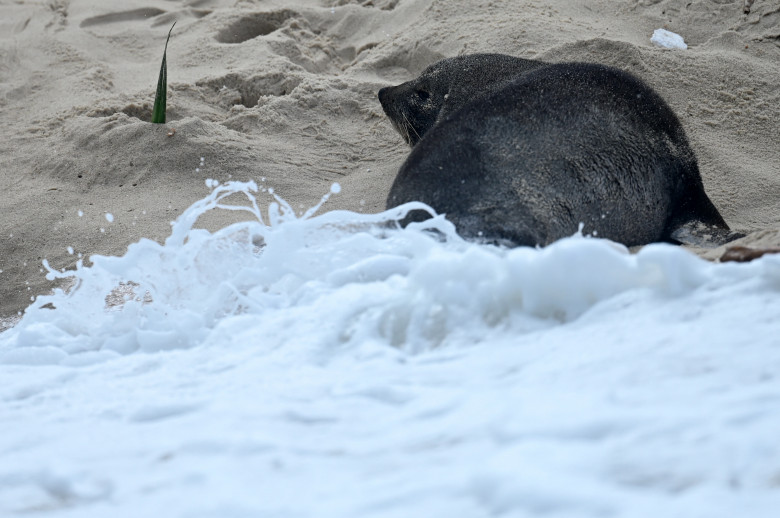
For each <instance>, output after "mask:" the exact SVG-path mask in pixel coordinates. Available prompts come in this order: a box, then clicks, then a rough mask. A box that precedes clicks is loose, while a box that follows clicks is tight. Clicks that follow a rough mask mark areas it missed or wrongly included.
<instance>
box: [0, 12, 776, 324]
mask: <svg viewBox="0 0 780 518" xmlns="http://www.w3.org/2000/svg"><path fill="white" fill-rule="evenodd" d="M743 7H744V1H743V0H733V1H729V0H692V1H682V0H660V1H659V0H641V1H627V0H625V1H618V0H584V1H579V2H571V1H570V0H548V1H541V0H537V1H519V0H505V1H502V0H495V1H483V2H476V1H471V0H362V1H359V0H354V1H349V0H292V1H281V0H278V1H272V0H271V1H250V0H184V1H170V0H168V1H164V0H145V1H137V0H129V1H124V0H123V1H119V0H72V1H68V0H50V1H42V0H41V1H10V0H0V193H2V194H0V270H1V272H0V318H5V320H4V322H9V320H8V317H13V316H14V315H17V314H18V312H20V311H23V310H24V308H25V307H26V306H27V305H29V304H30V302H31V298H32V297H34V296H36V295H38V294H41V293H46V292H48V291H50V290H51V289H52V287H53V286H54V284H53V283H52V282H49V281H47V280H46V279H45V278H44V275H43V273H42V272H41V269H42V266H41V261H42V260H43V259H44V258H45V259H47V260H48V261H49V263H50V264H51V265H52V266H53V267H55V268H57V269H62V268H72V267H74V265H75V263H76V261H77V260H78V259H79V254H81V256H82V257H83V258H85V259H86V258H87V257H88V256H89V255H91V254H110V255H121V254H122V253H124V251H125V249H126V247H127V245H128V244H130V243H133V242H135V241H137V240H139V239H140V238H144V237H145V238H150V239H155V240H158V241H162V240H164V239H165V237H167V235H168V232H169V229H170V222H171V221H172V220H173V219H175V218H176V216H177V215H178V214H180V213H181V212H182V211H183V210H184V209H185V208H186V207H187V206H189V205H190V204H191V203H193V202H195V201H197V200H198V199H200V198H202V197H203V196H205V195H206V194H207V193H208V188H207V187H206V184H205V180H206V179H208V178H214V179H217V180H220V181H225V180H228V179H234V180H250V179H252V180H256V181H257V182H258V183H260V184H262V185H265V186H266V187H273V188H274V190H275V192H276V193H278V194H279V195H281V196H282V197H284V198H285V199H286V200H288V201H289V202H291V204H292V205H293V206H294V207H300V208H301V209H305V208H308V207H310V206H312V205H314V204H315V203H316V202H317V201H318V200H319V199H320V197H321V196H322V195H323V194H325V193H327V192H328V191H329V188H330V185H331V184H332V183H333V182H338V183H339V184H341V186H342V190H341V193H340V194H339V195H337V196H334V197H332V198H331V200H330V201H329V202H328V204H327V205H326V209H350V210H354V211H362V212H376V211H380V210H382V209H383V208H384V200H385V197H386V195H387V192H388V190H389V187H390V184H391V183H392V180H393V177H394V175H395V172H396V171H397V169H398V167H399V165H400V164H401V162H402V161H403V159H404V157H405V156H406V154H407V153H408V148H407V147H405V145H404V144H403V142H402V140H401V138H400V136H399V135H397V134H396V133H395V132H394V130H393V129H392V127H391V125H390V124H389V122H388V121H387V119H386V118H385V117H384V115H383V113H382V110H381V107H380V106H379V102H378V101H377V99H376V91H377V90H378V89H379V88H381V87H383V86H387V85H391V84H397V83H399V82H401V81H405V80H408V79H410V78H412V77H414V76H415V75H417V74H418V73H419V72H420V71H421V70H422V69H424V68H425V67H426V66H427V65H429V64H430V63H432V62H434V61H436V60H438V59H440V58H443V57H448V56H454V55H458V54H463V53H472V52H501V53H506V54H512V55H516V56H522V57H526V58H537V59H543V60H549V61H556V62H559V61H572V60H579V61H590V62H598V63H606V64H610V65H615V66H618V67H621V68H624V69H627V70H629V71H631V72H633V73H635V74H637V75H639V76H640V77H642V78H643V79H644V80H646V81H647V82H648V83H650V84H651V85H652V86H653V87H655V88H656V89H657V90H658V91H659V92H660V93H661V95H662V96H663V97H664V98H665V99H667V101H668V102H669V103H670V105H671V106H672V107H673V108H674V110H675V111H676V112H677V114H678V115H679V117H680V119H681V121H682V123H683V126H684V127H685V129H686V131H687V132H688V136H689V138H690V140H691V143H692V145H693V147H694V149H695V151H696V153H697V156H698V159H699V165H700V169H701V173H702V176H703V178H704V183H705V188H706V190H707V192H708V193H709V195H710V197H711V198H712V200H713V202H714V203H715V205H716V206H717V207H718V208H719V209H720V211H721V213H722V214H723V216H724V217H725V219H726V220H727V222H728V223H729V224H730V225H731V227H732V228H734V229H736V230H740V231H743V232H745V233H747V234H748V236H747V237H746V238H744V239H742V240H740V244H747V245H749V246H750V245H754V246H778V245H779V244H780V140H779V138H778V135H780V131H779V128H778V121H780V4H778V3H777V1H776V0H772V1H770V0H757V1H755V2H754V3H753V4H752V6H751V10H750V13H749V14H746V13H744V12H743ZM174 21H176V27H175V28H174V30H173V33H172V36H171V40H170V43H169V46H168V81H169V94H168V95H169V97H168V102H169V107H168V122H167V124H165V125H153V124H151V123H150V122H149V120H150V117H151V107H152V103H153V99H154V91H155V86H156V82H157V74H158V71H159V64H160V59H161V57H162V50H163V46H164V43H165V37H166V34H167V32H168V29H169V28H170V26H171V24H172V23H173V22H174ZM658 28H664V29H667V30H669V31H672V32H675V33H677V34H680V35H682V36H683V38H684V39H685V42H686V43H687V45H688V49H687V50H668V49H662V48H658V47H656V46H654V45H652V44H651V42H650V37H651V35H652V33H653V31H654V30H655V29H658ZM173 130H175V132H174V131H173ZM171 133H172V136H171V135H169V134H171ZM201 157H202V158H203V161H202V164H201ZM263 199H264V200H265V201H266V203H267V201H268V200H270V197H268V196H266V197H265V198H263ZM107 214H110V215H111V217H108V218H107ZM235 217H236V215H235V214H234V213H220V214H218V213H214V214H209V215H208V217H207V218H204V221H201V224H202V225H203V226H205V227H206V228H218V227H220V226H222V225H224V224H226V223H227V222H229V221H232V219H231V218H235ZM109 219H111V220H112V221H109ZM71 250H72V252H73V253H71ZM697 252H698V253H700V254H701V255H703V256H704V257H707V258H711V259H715V258H717V257H719V255H720V254H722V252H723V250H722V249H719V250H711V251H704V250H699V251H697ZM5 325H7V324H5Z"/></svg>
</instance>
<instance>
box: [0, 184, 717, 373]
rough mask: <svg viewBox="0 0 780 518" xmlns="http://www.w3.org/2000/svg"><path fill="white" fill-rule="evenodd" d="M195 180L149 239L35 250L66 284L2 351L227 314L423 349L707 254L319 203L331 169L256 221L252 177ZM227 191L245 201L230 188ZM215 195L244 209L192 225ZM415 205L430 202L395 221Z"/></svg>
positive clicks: (580, 301) (57, 348)
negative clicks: (110, 248)
mask: <svg viewBox="0 0 780 518" xmlns="http://www.w3.org/2000/svg"><path fill="white" fill-rule="evenodd" d="M206 184H207V186H208V187H210V188H211V189H212V191H211V193H210V194H209V195H208V196H207V197H205V198H204V199H202V200H200V201H198V202H196V203H195V204H193V205H192V206H191V207H189V208H188V209H187V210H186V211H184V213H183V214H182V215H181V216H180V217H179V218H178V219H177V221H176V222H175V223H174V224H173V226H172V232H171V235H170V237H168V238H167V240H166V241H165V244H164V245H160V244H158V243H156V242H153V241H150V240H146V239H144V240H141V241H140V242H138V243H135V244H133V245H131V246H130V247H129V248H128V251H127V253H126V254H125V255H124V256H122V257H105V256H92V257H91V260H92V263H93V265H92V266H91V267H89V268H85V267H84V266H83V265H82V263H81V261H79V263H78V267H77V269H76V270H75V271H73V272H65V273H60V272H57V271H55V270H53V269H52V268H50V267H49V265H48V263H47V262H46V261H44V266H45V267H46V268H47V270H48V275H47V278H49V279H50V280H51V279H54V278H62V277H72V278H73V279H74V280H75V281H76V287H75V288H74V289H73V290H72V291H71V292H70V293H65V292H63V291H61V290H59V291H57V292H55V293H54V294H53V295H51V296H42V297H39V298H38V300H37V301H36V303H35V304H33V305H32V306H30V308H28V309H27V312H26V314H25V316H24V318H23V319H22V321H21V322H20V323H19V324H18V325H17V326H16V327H15V328H13V329H12V330H10V331H9V332H7V333H5V334H3V335H2V337H0V354H2V356H0V360H2V361H5V362H14V363H17V362H18V363H57V362H62V361H66V360H67V358H68V357H70V356H73V355H82V358H81V359H80V360H79V361H86V360H87V358H92V359H95V360H97V359H103V358H108V357H112V356H115V355H122V354H129V353H133V352H135V351H144V352H154V351H160V350H167V349H181V348H190V347H194V346H196V345H199V344H206V343H216V342H218V341H219V340H220V337H222V336H223V335H224V333H227V332H230V333H234V332H236V329H235V322H238V321H240V322H243V324H242V326H240V327H241V329H242V330H247V329H253V330H254V331H255V332H256V333H257V336H258V340H260V341H261V342H263V341H266V342H268V343H269V344H275V345H279V344H281V343H283V342H285V341H286V340H284V339H280V337H285V336H286V337H287V338H288V339H289V338H290V337H291V336H295V335H296V334H297V335H300V336H307V337H310V336H318V337H319V341H320V343H321V344H327V346H326V347H325V348H326V349H327V348H329V347H338V346H339V345H343V344H347V343H353V344H363V343H381V344H383V345H391V346H395V347H399V348H402V349H404V350H407V351H409V352H419V351H422V350H428V349H431V348H433V347H437V346H441V345H446V344H455V343H474V342H479V341H481V340H482V339H483V338H484V337H485V336H486V334H488V332H489V331H490V330H491V329H496V328H498V329H504V330H511V331H513V332H516V333H525V332H529V331H532V330H536V329H541V328H545V327H549V326H553V325H557V324H559V323H560V322H566V321H570V320H572V319H575V318H577V317H578V316H579V315H581V314H582V313H583V312H585V311H587V310H588V309H589V308H591V307H592V306H593V305H594V304H597V303H598V302H599V301H603V300H605V299H608V298H610V297H613V296H615V295H616V294H619V293H621V292H625V291H627V290H633V289H637V288H642V289H650V290H653V291H655V292H658V293H660V294H672V295H673V294H682V293H685V292H688V291H690V290H692V289H695V288H696V287H698V286H700V285H702V284H703V283H705V282H706V281H707V280H708V279H709V278H710V277H711V276H712V269H713V267H714V266H713V265H712V264H709V263H706V262H704V261H701V260H699V259H697V258H696V257H694V256H692V255H690V254H687V253H685V252H683V251H681V250H679V249H677V248H675V247H672V246H667V245H652V246H648V247H646V248H645V249H644V250H642V251H641V252H640V253H639V254H637V255H630V254H629V253H628V252H627V251H626V249H625V248H623V247H621V246H620V245H616V244H614V243H612V242H609V241H604V240H598V239H586V238H583V237H582V236H581V233H578V235H575V236H573V237H572V238H568V239H563V240H561V241H559V242H557V243H554V244H553V245H551V246H549V247H547V248H544V249H532V248H517V249H513V250H506V249H501V248H496V247H492V246H484V245H477V244H473V243H468V242H465V241H464V240H462V239H461V238H460V237H458V235H457V234H456V232H455V229H454V227H453V226H452V225H451V224H450V223H449V222H448V221H447V220H445V219H444V218H443V216H440V215H436V214H435V213H434V211H433V210H432V209H430V208H429V207H427V206H425V205H424V204H421V203H409V204H406V205H403V206H401V207H397V208H395V209H392V210H389V211H386V212H382V213H380V214H373V215H365V214H358V213H354V212H347V211H333V212H327V213H325V214H322V215H319V216H315V213H316V212H317V211H318V210H319V209H320V208H321V207H322V205H323V204H324V203H325V202H326V201H327V200H328V198H329V196H330V195H331V194H334V193H338V192H339V190H340V187H339V186H338V184H334V185H333V187H332V188H331V193H329V194H327V195H325V196H323V198H322V199H321V200H320V202H319V203H318V204H317V205H315V206H314V207H312V208H310V209H309V210H307V211H306V212H305V213H304V214H303V215H302V216H300V217H297V216H296V215H295V211H294V210H293V208H292V207H290V205H289V204H287V203H286V202H285V201H284V200H283V199H282V198H280V197H279V196H278V195H276V194H274V198H275V200H276V201H275V202H273V203H271V204H270V206H269V208H268V224H266V223H265V221H264V219H263V216H262V215H261V213H260V210H259V208H258V206H257V200H256V199H255V196H254V193H256V192H257V190H258V188H257V185H256V184H255V183H254V182H228V183H225V184H223V185H220V184H219V182H217V181H214V180H207V182H206ZM233 194H243V195H244V196H245V197H246V199H247V201H248V202H249V204H248V205H235V204H228V203H226V202H225V198H227V197H228V196H231V195H233ZM214 209H221V210H233V211H246V212H248V213H250V214H251V215H252V217H253V218H254V220H253V221H247V222H241V223H235V224H233V225H230V226H228V227H225V228H223V229H221V230H219V231H218V232H215V233H210V232H208V231H206V230H202V229H195V228H193V226H194V225H195V223H196V221H197V220H198V218H199V217H200V216H201V215H203V214H204V213H205V212H207V211H209V210H214ZM414 209H422V210H426V211H428V212H429V213H430V214H431V215H432V216H434V217H432V218H431V219H429V220H427V221H426V222H424V223H418V224H412V225H409V226H408V227H406V228H401V227H400V225H398V221H400V219H402V218H403V217H404V216H405V215H406V214H407V213H408V212H409V211H410V210H414ZM432 231H434V232H432ZM52 306H53V307H54V308H55V309H51V307H52ZM248 316H251V317H252V318H251V323H248V322H249V320H248V319H247V317H248ZM228 330H230V331H228ZM71 361H72V360H71Z"/></svg>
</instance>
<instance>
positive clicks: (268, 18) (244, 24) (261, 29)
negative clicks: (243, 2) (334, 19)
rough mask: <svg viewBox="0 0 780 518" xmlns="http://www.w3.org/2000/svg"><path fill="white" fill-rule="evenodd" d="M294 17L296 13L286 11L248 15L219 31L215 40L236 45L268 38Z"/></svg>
mask: <svg viewBox="0 0 780 518" xmlns="http://www.w3.org/2000/svg"><path fill="white" fill-rule="evenodd" d="M296 16H298V15H297V13H295V12H293V11H290V10H287V9H285V10H282V11H275V12H268V13H252V14H248V15H246V16H242V17H241V18H239V19H238V20H236V21H234V22H232V23H231V24H230V25H228V26H226V27H225V28H224V29H222V30H221V31H219V32H218V33H217V36H216V40H217V41H218V42H220V43H231V44H237V43H243V42H245V41H248V40H251V39H254V38H257V37H258V36H268V35H269V34H271V33H272V32H274V31H277V30H279V29H281V28H282V27H283V26H284V25H285V23H286V22H287V21H288V20H290V19H291V18H294V17H296Z"/></svg>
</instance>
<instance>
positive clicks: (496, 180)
mask: <svg viewBox="0 0 780 518" xmlns="http://www.w3.org/2000/svg"><path fill="white" fill-rule="evenodd" d="M506 59H507V60H508V61H506V63H512V62H513V61H512V60H518V58H508V57H507V58H506ZM497 60H499V58H497V57H496V56H495V55H472V56H465V57H460V58H451V59H447V60H443V61H441V62H439V63H436V64H434V65H432V66H431V67H429V68H428V69H426V70H425V71H424V72H423V73H422V75H421V76H420V77H419V78H417V79H415V80H413V81H410V82H408V83H404V84H402V85H399V86H396V87H393V88H390V89H383V90H382V91H380V94H379V98H380V101H381V102H382V106H383V108H384V110H385V112H386V113H387V115H388V116H389V117H390V118H391V120H393V123H394V125H395V126H396V127H397V128H399V132H400V133H401V135H402V136H404V137H405V139H406V140H407V141H408V142H409V143H410V144H412V145H413V148H412V151H411V153H410V155H409V157H408V158H407V159H406V161H405V162H404V164H403V165H402V166H401V169H400V171H399V172H398V175H397V177H396V179H395V182H394V183H393V186H392V188H391V190H390V194H389V196H388V199H387V207H388V208H392V207H395V206H397V205H400V204H402V203H405V202H409V201H422V202H424V203H427V204H428V205H430V206H432V207H433V208H434V209H435V210H436V211H437V212H439V213H444V214H446V217H447V219H449V220H450V221H452V222H453V223H454V224H455V226H456V228H457V229H458V232H459V233H460V234H461V235H462V236H463V237H466V238H472V239H478V240H484V241H488V242H496V243H502V244H507V245H528V246H534V245H546V244H549V243H551V242H552V241H555V240H557V239H560V238H562V237H565V236H569V235H572V234H573V233H575V232H576V231H577V229H578V226H579V224H580V223H583V224H584V229H583V232H585V233H587V234H591V233H593V234H594V235H597V236H598V237H604V238H608V239H611V240H613V241H617V242H620V243H623V244H625V245H627V246H634V245H642V244H647V243H652V242H658V241H669V242H686V243H693V244H698V245H701V244H707V243H708V244H710V246H712V244H716V243H720V242H725V241H728V240H730V239H733V238H735V237H739V236H738V235H732V233H730V232H729V229H728V226H727V225H726V222H725V221H724V220H723V218H722V217H721V215H720V214H719V213H718V210H717V209H716V208H715V206H714V205H713V204H712V202H711V201H710V199H709V198H708V197H707V195H706V193H705V192H704V187H703V185H702V181H701V176H700V175H699V169H698V166H697V163H696V157H695V156H694V153H693V150H692V149H691V147H690V145H689V144H688V139H687V138H686V136H685V131H684V130H683V128H682V125H681V124H680V122H679V120H678V119H677V117H676V116H675V114H674V112H673V111H672V110H671V108H669V106H668V105H667V104H666V103H665V102H664V100H663V99H661V97H660V96H659V95H658V94H656V93H655V92H654V91H653V90H652V89H651V88H650V87H649V86H647V85H645V84H644V83H643V82H642V81H640V80H639V79H638V78H636V77H634V76H633V75H631V74H629V73H627V72H623V71H621V70H618V69H615V68H611V67H607V66H603V65H596V64H587V63H564V64H545V63H537V62H530V63H529V62H528V61H527V60H518V61H514V63H515V64H514V65H513V66H512V65H509V66H507V67H506V68H504V69H501V70H499V71H498V72H496V70H494V69H493V68H494V66H493V65H494V63H495V62H496V61H497ZM513 69H514V71H512V70H513ZM502 70H503V71H502ZM491 78H492V79H493V83H492V84H491ZM420 92H424V93H423V94H422V95H421V94H420ZM421 99H422V101H423V102H421ZM425 101H432V102H429V103H428V104H425ZM421 106H422V107H423V108H424V109H421V108H420V107H421ZM420 113H422V116H419V115H418V114H420ZM432 114H435V116H433V115H432ZM405 128H412V129H413V131H412V129H405ZM426 217H427V214H424V213H422V212H421V211H417V212H413V213H411V214H410V215H409V216H408V217H407V222H408V221H413V220H419V219H425V218H426Z"/></svg>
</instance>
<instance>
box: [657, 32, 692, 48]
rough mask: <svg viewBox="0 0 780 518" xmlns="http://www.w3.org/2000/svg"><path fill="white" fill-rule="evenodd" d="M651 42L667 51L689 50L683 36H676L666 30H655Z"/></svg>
mask: <svg viewBox="0 0 780 518" xmlns="http://www.w3.org/2000/svg"><path fill="white" fill-rule="evenodd" d="M650 41H651V42H652V43H653V44H655V45H657V46H659V47H663V48H666V49H680V50H686V49H687V48H688V45H686V43H685V40H683V37H682V36H680V35H679V34H675V33H674V32H671V31H667V30H666V29H656V30H654V31H653V35H652V36H651V37H650Z"/></svg>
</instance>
